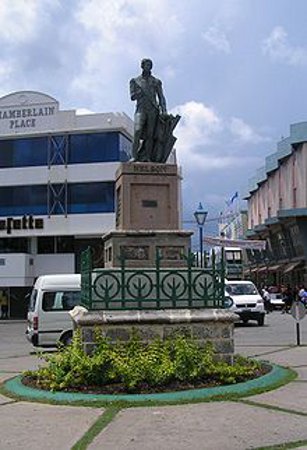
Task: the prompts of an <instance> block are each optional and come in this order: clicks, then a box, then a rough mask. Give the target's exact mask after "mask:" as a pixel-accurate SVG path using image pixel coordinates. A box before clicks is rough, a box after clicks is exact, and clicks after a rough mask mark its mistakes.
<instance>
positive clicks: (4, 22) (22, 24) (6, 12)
mask: <svg viewBox="0 0 307 450" xmlns="http://www.w3.org/2000/svg"><path fill="white" fill-rule="evenodd" d="M58 4H59V2H58V0H54V1H53V0H44V1H40V2H38V1H37V0H1V1H0V38H1V41H2V43H3V41H6V42H9V43H15V44H16V43H24V42H25V41H26V40H28V39H31V38H33V37H34V36H35V35H36V34H37V32H38V25H39V22H40V21H41V20H42V17H43V16H45V14H46V13H47V11H48V8H49V6H51V7H52V8H55V7H57V6H58Z"/></svg>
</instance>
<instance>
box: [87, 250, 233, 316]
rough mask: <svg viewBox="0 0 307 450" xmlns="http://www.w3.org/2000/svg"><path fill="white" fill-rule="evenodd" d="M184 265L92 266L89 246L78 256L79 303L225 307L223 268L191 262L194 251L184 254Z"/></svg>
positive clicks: (104, 306)
mask: <svg viewBox="0 0 307 450" xmlns="http://www.w3.org/2000/svg"><path fill="white" fill-rule="evenodd" d="M183 258H184V259H185V261H186V267H183V268H167V267H161V259H162V257H161V255H159V254H157V256H156V265H155V267H149V268H131V267H127V266H126V264H125V259H123V258H122V259H121V267H119V268H111V269H110V268H104V269H93V268H92V255H91V249H90V248H88V249H87V250H85V251H84V252H83V253H82V256H81V303H82V305H83V306H85V307H86V308H87V309H89V310H97V309H99V310H131V309H133V310H158V309H179V308H181V309H182V308H184V309H185V308H188V309H197V308H224V307H225V304H224V297H225V290H224V288H225V285H224V280H225V269H224V261H223V262H222V264H221V263H220V268H219V269H217V268H216V264H215V261H214V258H213V264H212V266H211V267H210V268H199V267H195V266H194V255H193V254H191V253H190V254H188V255H187V256H183Z"/></svg>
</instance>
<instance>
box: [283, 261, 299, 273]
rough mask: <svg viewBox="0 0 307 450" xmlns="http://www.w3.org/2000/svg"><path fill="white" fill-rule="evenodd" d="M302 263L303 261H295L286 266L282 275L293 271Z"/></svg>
mask: <svg viewBox="0 0 307 450" xmlns="http://www.w3.org/2000/svg"><path fill="white" fill-rule="evenodd" d="M302 262H303V261H296V262H292V263H289V264H287V265H286V267H285V269H284V273H288V272H292V270H293V269H295V267H297V266H299V265H300V264H301V263H302Z"/></svg>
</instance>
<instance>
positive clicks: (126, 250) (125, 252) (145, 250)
mask: <svg viewBox="0 0 307 450" xmlns="http://www.w3.org/2000/svg"><path fill="white" fill-rule="evenodd" d="M120 254H121V256H122V257H124V258H125V259H137V260H144V259H148V258H149V247H148V246H142V247H140V246H137V245H121V246H120Z"/></svg>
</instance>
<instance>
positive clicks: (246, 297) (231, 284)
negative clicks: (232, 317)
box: [225, 280, 265, 326]
mask: <svg viewBox="0 0 307 450" xmlns="http://www.w3.org/2000/svg"><path fill="white" fill-rule="evenodd" d="M225 288H226V292H227V297H228V300H229V301H230V305H231V306H230V307H229V309H230V311H232V312H234V313H236V314H237V315H238V316H239V317H240V319H241V320H242V322H243V323H247V322H248V321H249V320H256V321H257V322H258V325H259V326H263V325H264V317H265V310H264V305H263V298H262V297H261V295H260V294H259V292H258V290H257V288H256V286H255V285H254V283H252V282H251V281H235V280H232V281H230V280H226V281H225Z"/></svg>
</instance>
